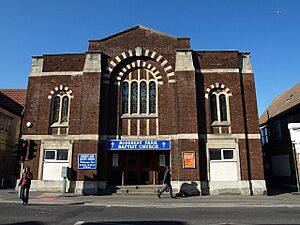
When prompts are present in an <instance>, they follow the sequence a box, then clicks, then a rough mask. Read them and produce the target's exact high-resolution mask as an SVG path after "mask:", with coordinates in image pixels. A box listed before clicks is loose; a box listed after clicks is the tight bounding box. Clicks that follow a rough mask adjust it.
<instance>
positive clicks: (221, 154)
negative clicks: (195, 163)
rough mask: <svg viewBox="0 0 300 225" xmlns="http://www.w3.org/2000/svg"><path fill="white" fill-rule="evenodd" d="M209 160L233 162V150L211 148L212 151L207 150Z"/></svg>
mask: <svg viewBox="0 0 300 225" xmlns="http://www.w3.org/2000/svg"><path fill="white" fill-rule="evenodd" d="M209 158H210V160H216V161H226V160H233V159H234V150H233V149H218V148H212V149H209Z"/></svg>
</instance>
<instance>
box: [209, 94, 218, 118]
mask: <svg viewBox="0 0 300 225" xmlns="http://www.w3.org/2000/svg"><path fill="white" fill-rule="evenodd" d="M210 120H211V122H212V123H213V122H215V121H218V113H217V97H216V95H211V96H210Z"/></svg>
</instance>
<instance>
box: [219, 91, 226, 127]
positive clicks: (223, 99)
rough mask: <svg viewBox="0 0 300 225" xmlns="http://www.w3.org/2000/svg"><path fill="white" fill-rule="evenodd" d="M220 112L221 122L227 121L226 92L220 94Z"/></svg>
mask: <svg viewBox="0 0 300 225" xmlns="http://www.w3.org/2000/svg"><path fill="white" fill-rule="evenodd" d="M220 113H221V122H224V121H227V105H226V96H225V95H224V94H221V95H220Z"/></svg>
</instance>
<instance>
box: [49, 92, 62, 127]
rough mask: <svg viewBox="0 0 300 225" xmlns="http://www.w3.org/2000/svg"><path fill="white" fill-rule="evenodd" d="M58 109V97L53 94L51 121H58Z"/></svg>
mask: <svg viewBox="0 0 300 225" xmlns="http://www.w3.org/2000/svg"><path fill="white" fill-rule="evenodd" d="M59 110H60V97H59V96H57V95H56V96H54V98H53V103H52V120H51V122H52V123H58V122H59Z"/></svg>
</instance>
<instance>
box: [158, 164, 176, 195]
mask: <svg viewBox="0 0 300 225" xmlns="http://www.w3.org/2000/svg"><path fill="white" fill-rule="evenodd" d="M171 177H172V174H171V168H170V167H169V166H167V169H166V172H165V174H164V179H163V184H164V186H165V187H164V189H163V190H161V191H160V192H159V193H158V194H157V197H158V198H160V196H161V194H162V193H163V192H164V191H167V190H169V195H170V198H174V196H173V190H172V185H171Z"/></svg>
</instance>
